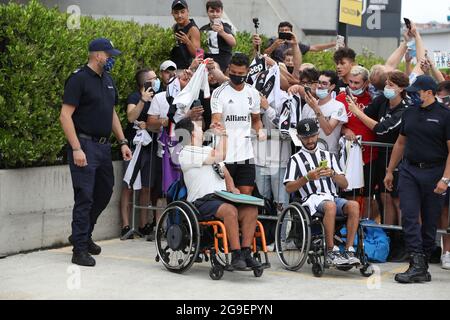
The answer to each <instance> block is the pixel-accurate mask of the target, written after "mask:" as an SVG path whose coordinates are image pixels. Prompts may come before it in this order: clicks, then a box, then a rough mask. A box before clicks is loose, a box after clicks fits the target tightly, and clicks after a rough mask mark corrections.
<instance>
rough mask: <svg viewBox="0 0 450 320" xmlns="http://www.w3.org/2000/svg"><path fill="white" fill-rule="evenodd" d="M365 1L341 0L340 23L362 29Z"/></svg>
mask: <svg viewBox="0 0 450 320" xmlns="http://www.w3.org/2000/svg"><path fill="white" fill-rule="evenodd" d="M362 9H363V0H341V1H340V6H339V22H342V23H346V24H351V25H352V26H358V27H361V24H362Z"/></svg>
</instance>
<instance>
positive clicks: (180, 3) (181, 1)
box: [172, 0, 188, 10]
mask: <svg viewBox="0 0 450 320" xmlns="http://www.w3.org/2000/svg"><path fill="white" fill-rule="evenodd" d="M175 7H183V8H185V9H187V8H188V5H187V2H186V1H185V0H174V1H173V2H172V10H173V9H175Z"/></svg>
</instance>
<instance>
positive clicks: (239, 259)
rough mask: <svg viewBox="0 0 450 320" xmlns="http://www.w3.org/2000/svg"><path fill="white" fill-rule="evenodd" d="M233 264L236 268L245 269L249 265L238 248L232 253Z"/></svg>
mask: <svg viewBox="0 0 450 320" xmlns="http://www.w3.org/2000/svg"><path fill="white" fill-rule="evenodd" d="M231 266H232V267H233V269H234V270H244V269H245V268H246V267H247V264H246V263H245V259H244V257H243V256H242V252H241V250H236V251H233V252H232V253H231Z"/></svg>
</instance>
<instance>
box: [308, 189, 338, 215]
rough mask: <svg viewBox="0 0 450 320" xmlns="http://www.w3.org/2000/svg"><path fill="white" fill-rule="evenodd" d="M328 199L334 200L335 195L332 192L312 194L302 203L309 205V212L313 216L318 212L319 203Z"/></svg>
mask: <svg viewBox="0 0 450 320" xmlns="http://www.w3.org/2000/svg"><path fill="white" fill-rule="evenodd" d="M326 200H329V201H334V197H333V196H332V195H331V194H326V193H318V194H312V195H310V196H309V198H308V200H306V201H305V202H304V203H303V204H302V205H304V206H307V207H308V208H309V213H310V214H311V216H313V215H315V214H316V212H317V207H318V206H319V204H321V203H322V202H323V201H326Z"/></svg>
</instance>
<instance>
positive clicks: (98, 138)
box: [78, 133, 109, 144]
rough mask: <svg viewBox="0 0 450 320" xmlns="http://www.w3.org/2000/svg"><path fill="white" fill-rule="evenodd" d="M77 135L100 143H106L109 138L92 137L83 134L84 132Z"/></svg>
mask: <svg viewBox="0 0 450 320" xmlns="http://www.w3.org/2000/svg"><path fill="white" fill-rule="evenodd" d="M78 136H79V137H80V138H83V139H89V140H92V141H94V142H98V143H100V144H106V143H108V142H109V139H108V138H107V137H93V136H90V135H87V134H84V133H79V134H78Z"/></svg>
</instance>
